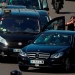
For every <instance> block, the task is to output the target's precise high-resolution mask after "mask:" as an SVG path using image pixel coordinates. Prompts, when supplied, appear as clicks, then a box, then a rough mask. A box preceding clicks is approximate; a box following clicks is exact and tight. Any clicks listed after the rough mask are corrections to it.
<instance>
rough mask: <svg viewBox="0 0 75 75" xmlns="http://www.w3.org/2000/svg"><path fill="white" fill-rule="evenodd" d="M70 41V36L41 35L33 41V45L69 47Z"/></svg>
mask: <svg viewBox="0 0 75 75" xmlns="http://www.w3.org/2000/svg"><path fill="white" fill-rule="evenodd" d="M71 41H72V37H71V35H65V34H51V33H50V34H41V35H40V36H39V37H38V38H37V39H36V40H35V41H34V44H45V45H54V46H56V45H60V46H62V45H64V46H65V45H70V44H71Z"/></svg>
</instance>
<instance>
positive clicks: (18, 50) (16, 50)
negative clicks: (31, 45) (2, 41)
mask: <svg viewBox="0 0 75 75" xmlns="http://www.w3.org/2000/svg"><path fill="white" fill-rule="evenodd" d="M20 50H21V49H13V52H20Z"/></svg>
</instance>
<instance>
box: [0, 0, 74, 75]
mask: <svg viewBox="0 0 75 75" xmlns="http://www.w3.org/2000/svg"><path fill="white" fill-rule="evenodd" d="M48 3H49V7H50V15H51V18H54V17H57V16H65V18H66V21H69V18H70V17H71V16H72V15H75V2H73V1H65V4H64V8H63V9H62V10H61V11H60V14H56V13H55V11H54V10H53V9H52V8H51V1H50V0H48ZM11 59H12V58H11ZM5 60H6V61H8V60H7V59H5ZM13 61H15V62H13ZM74 61H75V60H74ZM11 62H13V63H11ZM74 69H75V68H74ZM74 69H73V71H72V72H71V73H62V72H60V71H59V70H58V69H57V70H55V71H54V70H52V71H51V70H50V69H45V70H40V69H37V68H36V69H35V68H29V72H22V75H75V70H74ZM12 70H19V68H18V64H17V62H16V60H12V61H11V60H10V61H9V62H5V63H0V75H10V72H11V71H12Z"/></svg>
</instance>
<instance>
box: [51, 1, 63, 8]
mask: <svg viewBox="0 0 75 75" xmlns="http://www.w3.org/2000/svg"><path fill="white" fill-rule="evenodd" d="M57 1H61V5H62V8H63V4H64V0H57ZM54 4H55V0H52V2H51V5H52V6H54Z"/></svg>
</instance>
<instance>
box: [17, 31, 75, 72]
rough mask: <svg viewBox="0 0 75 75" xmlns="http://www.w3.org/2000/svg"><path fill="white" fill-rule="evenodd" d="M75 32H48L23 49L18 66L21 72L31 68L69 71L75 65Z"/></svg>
mask: <svg viewBox="0 0 75 75" xmlns="http://www.w3.org/2000/svg"><path fill="white" fill-rule="evenodd" d="M74 59H75V32H74V31H68V30H48V31H45V32H43V33H41V34H40V35H38V36H37V38H36V39H35V40H34V41H32V42H31V44H29V45H27V46H25V47H24V48H22V49H21V51H20V52H19V55H18V65H19V69H20V70H21V71H27V70H28V68H29V67H35V68H42V67H43V68H46V67H47V68H52V67H58V66H59V67H61V68H60V69H63V70H66V71H69V70H70V68H71V66H72V65H74V64H75V61H74Z"/></svg>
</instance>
